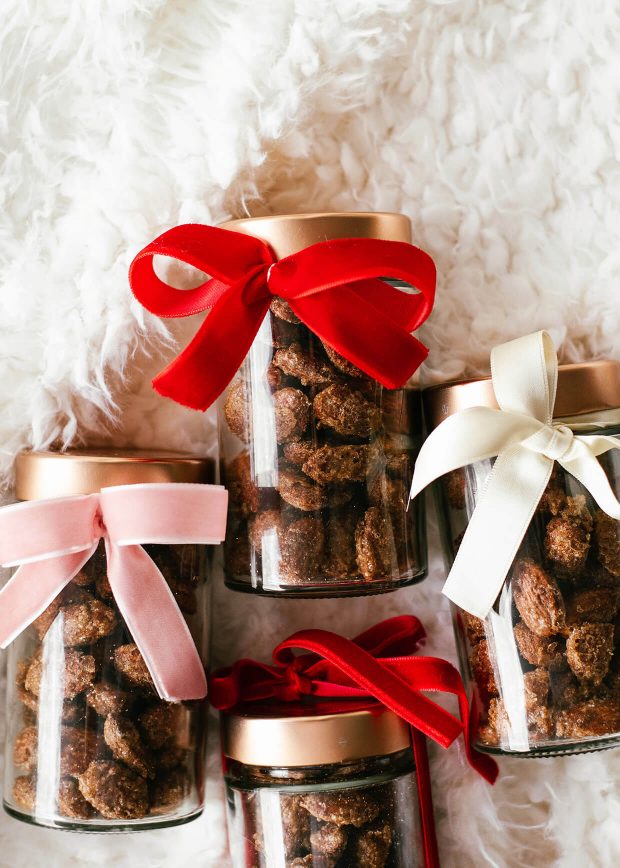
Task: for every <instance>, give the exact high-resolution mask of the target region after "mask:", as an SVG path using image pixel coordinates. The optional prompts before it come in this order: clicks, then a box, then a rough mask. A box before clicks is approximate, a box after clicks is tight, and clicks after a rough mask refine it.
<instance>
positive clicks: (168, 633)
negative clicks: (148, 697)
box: [105, 537, 207, 702]
mask: <svg viewBox="0 0 620 868" xmlns="http://www.w3.org/2000/svg"><path fill="white" fill-rule="evenodd" d="M105 543H106V554H107V560H108V580H109V582H110V587H111V589H112V593H113V594H114V599H115V600H116V604H117V606H118V608H119V611H120V613H121V615H122V616H123V618H124V620H125V623H126V624H127V628H128V629H129V632H130V633H131V635H132V637H133V640H134V642H135V643H136V645H137V646H138V650H139V651H140V653H141V654H142V657H143V658H144V662H145V663H146V666H147V669H148V670H149V672H150V673H151V677H152V679H153V682H154V684H155V688H156V689H157V692H158V694H159V696H160V697H161V698H162V699H166V700H168V701H169V702H179V701H181V700H185V699H203V698H204V697H205V696H206V695H207V679H206V675H205V670H204V667H203V664H202V661H201V659H200V656H199V654H198V650H197V649H196V645H195V644H194V640H193V639H192V635H191V633H190V631H189V628H188V626H187V624H186V623H185V619H184V618H183V615H182V614H181V612H180V610H179V607H178V606H177V603H176V600H175V599H174V596H173V594H172V591H171V590H170V588H169V587H168V584H167V582H166V580H165V579H164V577H163V576H162V574H161V573H160V571H159V570H158V569H157V567H156V566H155V564H154V563H153V561H152V560H151V558H150V557H149V556H148V555H147V553H146V552H145V551H144V549H143V548H142V547H141V546H138V545H128V546H118V545H115V544H114V543H113V542H112V541H111V540H110V539H109V538H107V537H106V540H105Z"/></svg>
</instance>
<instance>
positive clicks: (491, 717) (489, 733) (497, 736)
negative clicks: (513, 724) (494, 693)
mask: <svg viewBox="0 0 620 868" xmlns="http://www.w3.org/2000/svg"><path fill="white" fill-rule="evenodd" d="M507 728H508V715H507V714H506V709H505V708H504V703H503V702H502V700H501V699H497V698H493V699H491V700H490V701H489V704H488V706H487V709H486V721H485V722H484V723H482V724H481V725H480V726H479V727H478V739H479V741H481V742H482V743H483V744H489V745H498V744H502V743H503V741H504V739H505V736H506V730H507Z"/></svg>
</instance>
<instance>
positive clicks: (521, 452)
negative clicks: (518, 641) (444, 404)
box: [411, 332, 620, 618]
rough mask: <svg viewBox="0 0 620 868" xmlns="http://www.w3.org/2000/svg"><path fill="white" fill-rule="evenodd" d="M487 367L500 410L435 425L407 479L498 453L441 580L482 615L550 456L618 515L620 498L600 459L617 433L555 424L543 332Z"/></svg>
mask: <svg viewBox="0 0 620 868" xmlns="http://www.w3.org/2000/svg"><path fill="white" fill-rule="evenodd" d="M491 370H492V378H493V388H494V390H495V396H496V398H497V402H498V404H499V405H500V407H501V409H500V410H494V409H491V408H488V407H473V408H470V409H467V410H462V411H460V412H458V413H455V414H453V415H452V416H449V417H448V418H447V419H446V420H444V421H443V422H442V423H441V424H440V425H438V426H437V428H435V430H434V431H432V432H431V434H430V435H429V437H428V438H427V440H426V442H425V443H424V444H423V446H422V449H421V450H420V453H419V455H418V460H417V461H416V466H415V470H414V475H413V481H412V485H411V497H415V496H416V495H417V494H419V493H420V491H422V489H423V488H425V487H426V485H427V484H429V483H430V482H432V481H433V480H435V479H438V478H439V477H440V476H443V475H444V474H445V473H449V472H450V471H451V470H454V469H456V468H457V467H462V466H465V465H468V464H474V463H476V462H478V461H484V460H487V459H489V458H493V457H495V456H497V457H496V461H495V463H494V465H493V469H492V470H491V473H490V474H489V477H488V480H487V482H486V484H485V486H484V489H483V490H482V493H481V494H480V496H479V498H478V502H477V504H476V508H475V509H474V512H473V514H472V516H471V518H470V521H469V524H468V527H467V530H466V532H465V535H464V537H463V540H462V542H461V545H460V547H459V550H458V553H457V555H456V558H455V560H454V563H453V565H452V569H451V570H450V574H449V576H448V579H447V581H446V583H445V585H444V588H443V593H444V594H445V595H446V596H447V597H449V598H450V599H451V600H452V601H453V602H454V603H456V605H458V606H460V607H461V608H462V609H465V610H466V611H468V612H470V613H471V614H472V615H475V616H476V617H478V618H485V617H486V616H487V615H488V613H489V610H490V609H491V607H492V606H493V604H494V602H495V600H496V598H497V596H498V594H499V592H500V590H501V587H502V584H503V583H504V580H505V578H506V576H507V574H508V571H509V570H510V567H511V564H512V562H513V560H514V557H515V556H516V553H517V551H518V549H519V546H520V544H521V541H522V540H523V537H524V536H525V534H526V532H527V528H528V526H529V524H530V522H531V520H532V517H533V515H534V511H535V509H536V507H537V505H538V503H539V501H540V498H541V497H542V495H543V492H544V490H545V487H546V485H547V483H548V481H549V478H550V476H551V472H552V470H553V464H554V462H555V461H557V462H558V463H559V464H560V465H561V466H562V467H563V468H564V469H565V470H566V471H567V472H568V473H571V474H572V475H573V476H575V477H576V479H578V481H579V482H580V483H581V484H582V485H583V486H584V487H585V488H586V489H587V490H588V491H589V492H590V494H591V495H592V497H593V498H594V500H595V501H596V503H597V504H598V506H599V507H600V508H601V509H603V510H604V511H605V512H607V513H608V515H610V516H612V517H613V518H616V519H619V520H620V503H619V502H618V500H617V498H616V496H615V494H614V493H613V491H612V489H611V486H610V484H609V480H608V479H607V476H606V475H605V472H604V470H603V468H602V467H601V465H600V463H599V462H598V460H597V456H598V455H602V454H603V453H604V452H607V451H609V450H610V449H620V441H619V440H618V439H616V438H614V437H611V436H604V435H581V434H575V433H574V432H573V431H572V430H571V428H570V427H569V426H568V425H565V424H558V423H553V419H552V417H553V407H554V403H555V395H556V388H557V372H558V367H557V358H556V355H555V351H554V349H553V343H552V341H551V338H550V337H549V335H548V334H547V333H546V332H536V333H535V334H532V335H527V336H526V337H523V338H519V339H517V340H514V341H510V342H509V343H506V344H502V345H501V346H499V347H496V348H495V349H494V350H493V352H492V354H491ZM473 577H475V581H474V580H473Z"/></svg>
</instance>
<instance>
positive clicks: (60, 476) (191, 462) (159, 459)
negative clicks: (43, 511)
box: [15, 448, 214, 500]
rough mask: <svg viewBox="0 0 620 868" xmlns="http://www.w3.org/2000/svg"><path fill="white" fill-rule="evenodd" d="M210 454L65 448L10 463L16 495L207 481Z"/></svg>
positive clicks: (60, 494)
mask: <svg viewBox="0 0 620 868" xmlns="http://www.w3.org/2000/svg"><path fill="white" fill-rule="evenodd" d="M213 471H214V465H213V461H212V460H211V459H210V458H206V457H201V456H195V455H190V454H188V453H184V452H171V451H165V450H161V451H157V450H146V449H145V450H138V449H112V448H101V449H96V448H92V449H70V450H67V451H64V452H61V451H55V450H46V451H44V450H42V451H31V452H22V453H20V454H19V455H18V456H17V459H16V463H15V493H16V496H17V498H18V500H46V499H48V498H54V497H69V496H72V495H78V494H95V493H96V492H98V491H100V490H101V489H102V488H104V487H106V486H110V485H137V484H140V483H152V482H160V483H161V482H189V483H208V482H213V475H214V473H213Z"/></svg>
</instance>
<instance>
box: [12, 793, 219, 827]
mask: <svg viewBox="0 0 620 868" xmlns="http://www.w3.org/2000/svg"><path fill="white" fill-rule="evenodd" d="M2 806H3V808H4V810H5V812H6V813H7V814H8V815H9V817H13V819H14V820H20V821H21V822H22V823H28V825H30V826H40V827H42V828H45V829H57V830H60V831H63V832H90V833H92V834H99V835H110V834H125V833H127V832H148V831H152V830H154V829H168V828H170V827H172V826H184V825H185V824H186V823H191V822H192V820H196V819H197V818H198V817H199V816H200V815H201V814H202V811H203V809H202V808H199V809H198V810H197V811H192V813H190V814H184V815H183V816H181V817H174V818H171V817H169V818H167V819H165V818H163V817H162V818H160V819H157V818H156V817H145V818H144V819H142V820H127V821H125V823H122V822H119V821H117V820H100V821H98V820H86V821H83V822H80V820H61V819H60V818H57V819H56V818H53V817H33V816H32V815H31V814H25V813H22V811H19V810H17V808H14V807H13V805H11V804H9V803H8V802H6V801H3V803H2Z"/></svg>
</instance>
